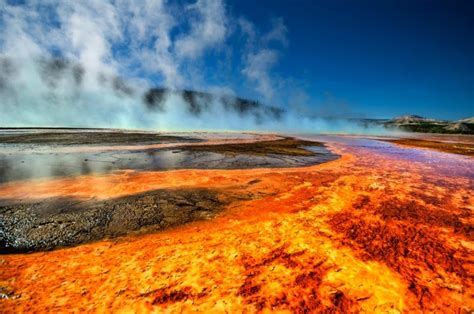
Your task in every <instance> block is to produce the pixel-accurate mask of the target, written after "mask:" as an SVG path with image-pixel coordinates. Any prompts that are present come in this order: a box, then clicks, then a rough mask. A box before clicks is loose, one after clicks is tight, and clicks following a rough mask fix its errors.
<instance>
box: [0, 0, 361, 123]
mask: <svg viewBox="0 0 474 314" xmlns="http://www.w3.org/2000/svg"><path fill="white" fill-rule="evenodd" d="M0 6H1V8H0V107H1V109H2V114H1V115H0V126H68V127H113V128H133V129H153V130H195V129H201V130H202V129H207V130H255V129H260V130H269V131H275V130H279V131H293V132H298V131H304V132H322V131H344V132H351V131H354V130H355V131H357V132H360V131H361V130H360V128H359V127H358V126H357V125H355V124H350V123H348V122H347V121H345V122H342V121H336V120H331V121H325V120H323V119H315V118H308V117H305V116H304V115H300V114H298V113H297V112H296V111H295V110H294V109H292V108H294V107H293V106H292V105H293V104H287V105H283V104H281V101H279V100H278V99H279V96H278V91H277V90H276V89H275V87H274V86H275V81H274V79H273V77H272V68H273V67H274V66H275V65H276V63H277V62H278V59H279V56H280V50H281V49H284V48H285V47H286V46H287V45H288V38H287V32H288V31H287V28H286V26H285V25H284V23H283V21H282V20H281V19H276V20H274V21H272V28H271V29H270V30H269V31H268V32H267V33H261V32H259V30H258V29H256V27H255V26H254V25H253V24H252V23H251V22H250V21H248V20H247V19H245V18H244V17H238V18H235V17H233V16H231V15H230V14H229V13H228V12H227V8H226V6H225V4H224V3H223V2H222V1H219V0H198V1H197V2H195V3H192V4H186V5H174V4H171V3H168V2H166V1H160V0H156V1H153V0H149V1H138V0H137V1H135V0H116V1H112V0H111V1H93V0H87V1H53V0H47V1H45V0H41V1H40V0H31V1H26V2H25V3H24V4H15V3H10V2H9V1H6V0H0ZM177 13H179V14H177ZM231 36H240V38H243V41H244V44H243V45H242V47H243V48H239V49H240V50H237V48H236V51H234V53H236V54H238V55H240V56H241V58H240V60H239V64H238V65H236V68H237V69H239V70H238V71H237V72H238V75H240V78H239V79H240V80H241V81H246V82H248V84H249V86H250V87H252V88H253V89H254V95H256V97H259V98H261V99H262V101H261V102H259V101H250V100H244V99H241V98H239V97H237V96H236V95H235V94H236V93H235V92H234V91H233V88H232V84H230V83H226V81H225V80H220V81H221V82H223V83H215V82H214V81H213V80H210V79H209V80H208V79H207V76H208V75H209V72H208V71H206V70H205V65H203V64H204V61H203V60H204V59H205V58H206V56H207V55H208V54H210V53H212V54H213V56H214V57H215V58H216V59H220V58H224V59H225V56H226V54H228V52H227V53H226V51H228V50H229V49H234V47H232V45H230V44H229V43H228V39H229V37H231ZM157 86H159V87H157ZM194 90H201V91H202V90H205V91H208V92H194ZM264 103H265V104H264ZM273 104H278V105H279V106H277V105H273Z"/></svg>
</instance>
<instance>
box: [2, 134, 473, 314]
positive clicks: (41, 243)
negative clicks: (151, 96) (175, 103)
mask: <svg viewBox="0 0 474 314" xmlns="http://www.w3.org/2000/svg"><path fill="white" fill-rule="evenodd" d="M134 136H135V135H134ZM52 138H54V139H55V140H57V137H52ZM0 139H1V137H0ZM142 140H143V141H142V142H139V141H137V142H139V143H138V144H137V145H129V144H127V143H128V142H127V143H123V142H121V141H120V140H118V139H116V140H115V143H113V145H106V143H103V142H100V141H96V142H94V143H78V142H76V143H74V145H72V144H68V143H64V142H63V143H62V144H54V143H53V142H51V141H49V142H48V141H42V142H41V141H39V140H38V138H36V139H32V138H31V137H30V138H29V139H25V137H23V138H20V139H18V138H17V139H16V140H15V139H12V138H11V140H10V141H9V142H8V143H3V144H2V145H3V146H2V151H1V154H2V159H0V160H3V161H5V160H8V162H4V163H2V168H1V169H3V170H2V172H0V176H2V180H1V182H2V184H0V199H1V204H0V215H2V219H1V220H0V221H1V225H0V232H1V233H0V236H1V237H2V241H3V242H2V245H3V249H2V250H3V251H2V253H4V254H3V255H1V256H0V263H1V270H0V287H1V288H0V293H1V295H2V299H1V300H0V303H1V304H0V306H1V308H2V311H5V312H18V311H58V310H59V311H61V310H66V309H77V310H78V311H91V310H95V311H112V310H116V309H123V310H130V311H143V310H154V311H169V312H181V311H204V312H224V311H230V312H241V311H249V312H257V311H265V310H274V311H276V310H282V311H292V312H298V311H299V312H304V311H328V312H349V311H351V312H357V311H365V312H402V311H403V312H404V311H438V312H453V311H454V312H462V311H467V312H469V311H472V309H473V308H474V301H473V298H472V295H473V292H474V290H473V278H472V273H473V271H474V269H473V259H472V256H473V247H474V246H473V225H474V221H473V214H472V213H473V210H474V205H473V204H474V200H473V195H472V190H473V188H474V167H473V165H474V159H473V157H472V155H471V152H472V142H471V140H470V139H469V138H467V139H466V138H464V139H463V141H464V144H463V145H466V146H463V148H462V151H461V154H459V153H458V154H453V153H448V152H445V151H446V150H448V151H449V149H454V148H453V147H454V146H455V145H457V144H456V143H458V142H459V141H458V139H454V140H453V138H449V137H444V138H441V139H440V138H436V139H433V138H426V139H425V140H430V141H434V142H432V143H435V144H436V143H438V141H442V143H444V144H443V148H442V149H441V150H440V149H438V150H434V149H428V148H426V147H424V148H419V147H415V146H413V145H414V144H413V143H412V142H410V143H409V144H410V145H399V144H395V143H392V142H390V141H391V140H392V139H387V138H367V137H353V136H307V135H305V136H303V135H300V136H298V139H288V138H286V137H283V136H280V135H268V134H267V135H262V134H246V135H244V136H239V135H236V134H232V135H229V136H226V134H220V135H213V134H199V135H197V134H185V135H182V134H181V135H176V134H173V135H172V136H170V137H167V138H162V139H161V140H158V139H156V138H151V139H150V138H149V135H147V136H145V137H142ZM435 140H436V141H435ZM313 141H314V142H313ZM40 142H41V143H40ZM407 143H408V142H407ZM449 143H450V144H449ZM417 145H418V144H417ZM436 145H438V144H436ZM436 145H434V144H433V145H432V146H434V147H437V146H436ZM438 146H439V145H438ZM444 146H447V147H448V148H446V147H444ZM7 147H8V150H7V149H6V148H7ZM442 150H445V151H442ZM456 151H457V150H456ZM457 152H458V151H457ZM51 153H52V154H51ZM150 153H151V154H152V155H153V157H152V156H150ZM9 154H11V155H9ZM55 154H57V155H55ZM63 155H67V156H68V157H67V158H66V157H64V158H65V160H66V161H67V162H66V161H65V162H64V164H67V165H71V164H72V165H73V167H72V168H70V167H65V168H66V169H69V170H64V171H51V170H50V169H49V168H48V169H47V171H44V172H41V171H39V172H37V171H36V170H35V169H37V168H36V166H35V167H33V168H31V165H32V164H33V165H36V162H37V163H38V164H39V165H45V164H48V162H49V161H51V160H55V157H54V156H63ZM9 156H13V157H9ZM50 156H51V157H50ZM71 156H74V158H72V159H69V158H70V157H71ZM58 158H59V157H58ZM154 158H155V159H154ZM85 159H87V161H85V162H86V163H88V164H89V169H90V171H84V172H83V171H81V169H82V168H81V167H82V162H84V160H85ZM60 160H63V159H62V157H61V159H60ZM70 160H73V161H72V163H71V164H69V163H68V162H70ZM97 160H105V161H106V163H107V164H108V165H109V166H108V167H105V168H104V167H102V166H97V168H95V166H94V165H95V163H97ZM21 161H24V162H23V163H22V162H21ZM76 161H77V162H76ZM89 161H90V162H89ZM111 162H115V163H114V164H112V163H111ZM23 164H27V165H23ZM28 165H29V166H28ZM44 167H45V168H47V166H44ZM62 167H63V166H62ZM40 168H43V166H41V167H40ZM12 169H14V170H12ZM71 169H72V170H71ZM38 173H39V174H40V175H37V174H38ZM15 219H16V220H15ZM79 221H80V222H81V223H79ZM51 235H53V236H51ZM26 251H36V252H33V253H25V252H26Z"/></svg>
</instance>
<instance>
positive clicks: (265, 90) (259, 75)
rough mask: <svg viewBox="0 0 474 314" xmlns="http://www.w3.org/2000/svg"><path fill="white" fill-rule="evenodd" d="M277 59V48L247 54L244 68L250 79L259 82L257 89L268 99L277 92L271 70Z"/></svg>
mask: <svg viewBox="0 0 474 314" xmlns="http://www.w3.org/2000/svg"><path fill="white" fill-rule="evenodd" d="M277 61H278V54H277V52H276V51H275V50H272V49H262V50H259V51H257V52H255V53H252V52H250V53H249V54H248V55H247V59H246V66H245V68H244V69H243V70H242V73H243V74H244V75H245V76H247V78H248V79H250V80H251V81H253V82H255V83H256V84H257V85H256V87H255V88H256V90H257V91H258V92H259V93H260V94H261V95H263V96H264V97H265V99H267V100H271V99H272V98H273V96H274V94H275V91H274V88H273V82H272V79H271V78H270V70H271V69H272V67H273V66H274V65H275V64H276V63H277Z"/></svg>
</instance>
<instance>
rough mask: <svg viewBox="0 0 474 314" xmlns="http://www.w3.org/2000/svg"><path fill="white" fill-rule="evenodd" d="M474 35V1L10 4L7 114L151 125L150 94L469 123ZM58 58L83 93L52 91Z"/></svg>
mask: <svg viewBox="0 0 474 314" xmlns="http://www.w3.org/2000/svg"><path fill="white" fill-rule="evenodd" d="M473 30H474V1H421V0H418V1H407V0H400V1H380V0H379V1H375V0H374V1H367V0H358V1H341V0H331V1H329V0H327V1H309V0H308V1H302V0H296V1H280V0H271V1H269V0H268V1H267V0H259V1H244V0H227V1H224V0H197V1H195V0H182V1H164V0H149V1H142V0H103V1H95V0H83V1H58V0H22V1H18V0H0V67H4V66H5V69H3V68H2V71H3V72H2V71H0V72H2V73H0V83H1V84H0V87H2V88H0V92H2V93H3V96H2V98H1V99H0V105H1V106H2V107H3V109H4V110H3V111H4V112H9V115H8V116H6V118H5V119H6V120H5V122H4V123H10V124H15V125H17V124H18V125H34V124H37V123H40V124H48V123H49V124H61V125H68V124H69V121H70V120H71V114H72V113H71V112H73V113H77V114H81V113H82V112H83V111H87V112H96V111H97V112H96V113H97V121H100V122H104V125H108V124H107V121H109V120H113V121H114V123H115V124H114V123H112V124H111V125H120V126H121V125H125V126H128V125H133V126H137V125H138V126H140V123H142V121H143V120H146V119H147V118H148V115H149V113H147V112H145V111H143V110H144V109H143V108H141V106H142V104H141V97H140V95H142V93H143V92H144V91H146V89H147V88H150V87H153V86H166V87H170V88H173V89H183V88H189V89H195V90H205V91H210V92H213V93H224V94H235V95H238V96H241V97H246V98H252V99H257V100H260V101H261V102H263V103H266V104H269V105H276V106H279V107H282V108H284V109H286V110H288V111H290V112H293V113H296V114H300V115H301V114H303V115H306V116H319V117H327V116H332V117H334V116H336V117H367V118H390V117H394V116H398V115H403V114H418V115H422V116H426V117H433V118H440V119H460V118H466V117H471V116H474V35H473V32H474V31H473ZM48 58H64V59H67V60H69V61H71V62H72V63H71V64H77V65H80V66H81V67H82V68H83V69H84V73H85V74H84V75H83V78H82V85H81V86H80V87H78V86H76V85H74V84H72V77H71V75H63V74H62V76H60V77H59V78H56V80H57V81H56V82H55V83H54V84H48V81H47V80H46V81H45V79H44V73H43V72H44V69H42V68H41V67H42V65H41V63H38V62H37V60H44V59H48ZM2 60H10V61H11V60H13V61H11V62H10V61H8V62H6V61H5V62H4V61H2ZM12 64H13V65H14V66H13V68H14V70H13V71H12V70H11V67H12ZM9 67H10V68H9ZM7 70H8V71H7ZM69 70H70V73H71V74H72V73H73V72H72V71H73V70H74V69H73V68H71V69H69ZM42 71H43V72H42ZM68 73H69V72H68ZM115 77H120V78H122V79H124V80H125V81H126V82H127V84H130V85H131V87H133V90H135V91H136V93H135V94H134V95H132V96H130V95H128V96H123V95H117V92H116V91H114V90H113V82H114V78H115ZM52 99H53V100H54V101H53V102H52V101H51V100H52ZM99 104H100V105H99ZM170 106H171V107H173V106H174V105H173V104H170ZM134 108H135V109H134ZM71 109H74V110H71ZM112 111H114V112H116V114H115V116H114V118H113V119H112V118H110V112H112ZM49 117H53V118H51V119H50V118H49ZM104 119H105V120H104ZM128 120H132V121H133V123H132V124H129V123H128V122H129V121H128ZM148 120H150V125H154V120H151V119H148ZM94 121H95V120H94ZM89 122H90V123H95V122H92V121H89ZM90 123H87V124H90ZM237 125H238V124H237Z"/></svg>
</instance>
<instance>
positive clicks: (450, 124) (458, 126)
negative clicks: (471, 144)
mask: <svg viewBox="0 0 474 314" xmlns="http://www.w3.org/2000/svg"><path fill="white" fill-rule="evenodd" d="M379 124H383V125H384V126H385V127H386V128H389V129H400V130H403V131H407V132H420V133H444V134H474V118H467V119H463V120H459V121H447V120H436V119H428V118H425V117H421V116H417V115H406V116H400V117H396V118H393V119H391V120H380V122H379Z"/></svg>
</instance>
